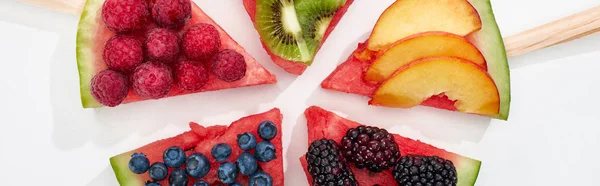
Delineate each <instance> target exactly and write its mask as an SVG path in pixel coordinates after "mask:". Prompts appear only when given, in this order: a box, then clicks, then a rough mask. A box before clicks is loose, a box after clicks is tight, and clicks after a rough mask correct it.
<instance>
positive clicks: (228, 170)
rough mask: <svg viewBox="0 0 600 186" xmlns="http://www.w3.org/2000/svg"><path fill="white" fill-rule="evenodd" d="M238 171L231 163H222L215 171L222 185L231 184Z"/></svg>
mask: <svg viewBox="0 0 600 186" xmlns="http://www.w3.org/2000/svg"><path fill="white" fill-rule="evenodd" d="M237 175H238V170H237V167H236V166H235V165H234V164H233V163H231V162H223V163H221V165H219V169H217V177H219V180H220V181H221V182H223V183H224V184H232V183H233V182H235V179H236V178H237Z"/></svg>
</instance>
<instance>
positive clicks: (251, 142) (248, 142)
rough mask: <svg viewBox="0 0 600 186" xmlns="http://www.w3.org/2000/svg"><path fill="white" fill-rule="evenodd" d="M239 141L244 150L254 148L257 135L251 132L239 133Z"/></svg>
mask: <svg viewBox="0 0 600 186" xmlns="http://www.w3.org/2000/svg"><path fill="white" fill-rule="evenodd" d="M237 143H238V146H239V147H240V149H242V150H252V149H253V148H254V147H256V136H254V134H252V133H250V132H245V133H243V134H238V135H237Z"/></svg>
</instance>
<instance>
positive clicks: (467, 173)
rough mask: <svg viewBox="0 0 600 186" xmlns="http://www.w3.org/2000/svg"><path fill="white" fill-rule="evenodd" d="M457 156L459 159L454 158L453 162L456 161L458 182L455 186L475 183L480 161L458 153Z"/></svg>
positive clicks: (467, 185) (471, 185)
mask: <svg viewBox="0 0 600 186" xmlns="http://www.w3.org/2000/svg"><path fill="white" fill-rule="evenodd" d="M458 157H460V160H458V161H457V160H454V162H455V163H458V164H457V166H456V171H457V173H458V183H457V185H456V186H473V185H475V182H477V177H479V169H480V168H481V161H479V160H475V159H471V158H468V157H464V156H460V155H458Z"/></svg>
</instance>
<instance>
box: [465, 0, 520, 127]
mask: <svg viewBox="0 0 600 186" xmlns="http://www.w3.org/2000/svg"><path fill="white" fill-rule="evenodd" d="M468 1H469V2H470V3H471V5H473V7H475V9H476V10H477V12H478V13H479V17H480V18H481V20H482V28H481V30H480V31H478V32H475V33H473V35H472V36H470V38H473V39H470V40H471V42H473V44H475V46H477V48H479V50H480V51H481V53H482V54H483V56H484V57H485V59H486V61H487V64H488V73H489V74H490V76H492V79H493V80H494V82H495V83H496V87H497V88H498V93H499V94H500V112H499V114H498V115H496V116H495V118H497V119H502V120H508V115H509V111H510V100H511V95H510V69H509V67H508V57H507V55H506V48H505V46H504V40H503V38H502V34H501V33H500V28H498V23H496V17H495V16H494V11H493V9H492V4H491V2H490V0H468Z"/></svg>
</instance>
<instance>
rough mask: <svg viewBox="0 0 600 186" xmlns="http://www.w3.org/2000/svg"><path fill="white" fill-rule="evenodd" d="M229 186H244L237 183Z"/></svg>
mask: <svg viewBox="0 0 600 186" xmlns="http://www.w3.org/2000/svg"><path fill="white" fill-rule="evenodd" d="M229 186H242V184H240V183H238V182H235V183H232V184H229Z"/></svg>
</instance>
